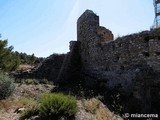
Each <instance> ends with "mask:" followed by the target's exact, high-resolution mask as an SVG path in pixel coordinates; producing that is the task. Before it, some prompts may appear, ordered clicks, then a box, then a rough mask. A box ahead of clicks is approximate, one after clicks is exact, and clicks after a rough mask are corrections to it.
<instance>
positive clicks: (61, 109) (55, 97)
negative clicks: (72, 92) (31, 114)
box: [39, 94, 77, 119]
mask: <svg viewBox="0 0 160 120" xmlns="http://www.w3.org/2000/svg"><path fill="white" fill-rule="evenodd" d="M39 112H40V116H41V117H44V118H48V119H53V118H54V119H60V118H62V117H63V118H68V117H72V116H74V115H75V113H76V112H77V102H76V99H75V98H74V97H72V96H67V95H64V94H43V95H42V96H41V99H40V109H39Z"/></svg>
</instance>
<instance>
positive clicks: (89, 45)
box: [77, 10, 113, 69]
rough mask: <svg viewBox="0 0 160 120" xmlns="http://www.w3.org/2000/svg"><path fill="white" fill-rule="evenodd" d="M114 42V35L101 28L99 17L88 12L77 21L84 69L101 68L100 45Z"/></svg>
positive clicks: (78, 39)
mask: <svg viewBox="0 0 160 120" xmlns="http://www.w3.org/2000/svg"><path fill="white" fill-rule="evenodd" d="M111 40H113V34H112V32H111V31H109V30H108V29H106V28H105V27H101V26H99V16H97V15H96V14H95V13H94V12H93V11H91V10H86V11H85V12H84V13H83V14H82V15H81V16H80V17H79V19H78V21H77V41H78V42H80V44H81V45H80V51H81V52H80V54H81V60H82V61H81V62H82V64H83V66H85V68H84V69H96V67H97V66H99V67H101V65H100V64H101V63H98V61H99V60H98V59H99V53H100V52H99V48H98V47H97V46H98V45H99V44H102V43H105V42H108V41H111Z"/></svg>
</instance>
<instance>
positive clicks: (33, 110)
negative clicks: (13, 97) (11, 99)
mask: <svg viewBox="0 0 160 120" xmlns="http://www.w3.org/2000/svg"><path fill="white" fill-rule="evenodd" d="M19 103H21V104H22V105H23V106H25V107H26V108H25V109H24V110H22V111H20V115H21V118H22V119H23V118H24V119H25V118H30V117H31V116H34V115H38V114H39V103H38V102H37V101H36V100H34V99H32V98H26V97H20V98H19Z"/></svg>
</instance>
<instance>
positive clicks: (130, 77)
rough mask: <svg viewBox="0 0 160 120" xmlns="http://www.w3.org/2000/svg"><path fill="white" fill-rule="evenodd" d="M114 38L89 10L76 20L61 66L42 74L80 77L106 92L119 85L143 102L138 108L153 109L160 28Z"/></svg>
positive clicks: (159, 81) (158, 83)
mask: <svg viewBox="0 0 160 120" xmlns="http://www.w3.org/2000/svg"><path fill="white" fill-rule="evenodd" d="M113 39H114V37H113V34H112V32H111V31H110V30H109V29H106V28H105V27H102V26H100V25H99V16H97V15H96V14H95V13H94V12H93V11H91V10H86V11H85V12H84V13H83V14H82V15H81V16H80V17H79V19H78V21H77V41H71V42H70V52H68V53H67V54H66V55H65V58H64V59H63V63H62V59H61V63H60V65H59V67H58V68H56V69H55V67H54V66H49V68H48V69H49V71H53V70H54V71H55V70H56V71H58V73H57V72H56V75H54V79H52V78H53V77H50V76H53V74H54V73H51V72H50V73H49V74H47V73H45V74H46V75H44V76H43V77H47V78H48V79H49V80H52V81H54V82H58V83H69V82H71V83H72V82H74V81H75V80H79V79H81V80H83V81H84V82H85V84H86V86H87V87H92V88H94V87H95V86H98V87H99V89H101V88H105V91H104V94H105V92H107V90H109V89H114V88H115V87H117V86H118V87H120V89H121V93H122V94H123V95H125V96H132V97H130V98H127V99H128V101H130V100H131V101H132V100H133V98H134V99H136V100H137V101H134V102H136V103H140V104H141V105H142V106H140V105H137V106H139V108H138V110H139V111H143V112H145V111H153V112H154V111H155V110H156V108H155V106H157V105H160V104H159V102H158V100H160V74H159V73H160V30H151V31H143V32H140V33H136V34H131V35H127V36H124V37H119V38H117V39H116V40H113ZM46 61H47V60H46ZM60 66H61V67H60ZM44 67H45V66H44ZM40 68H41V67H40ZM43 69H44V68H43V67H42V68H41V70H40V71H38V72H39V73H40V74H41V72H44V71H43ZM36 74H37V73H36ZM50 78H51V79H50ZM106 94H107V93H106ZM129 99H130V100H129ZM128 104H129V103H128ZM129 106H130V105H129ZM131 108H132V107H131ZM158 109H159V108H158Z"/></svg>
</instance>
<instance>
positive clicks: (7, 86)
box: [0, 74, 15, 99]
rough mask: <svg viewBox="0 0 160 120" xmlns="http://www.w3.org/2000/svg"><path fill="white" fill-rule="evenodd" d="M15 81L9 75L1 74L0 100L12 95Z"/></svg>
mask: <svg viewBox="0 0 160 120" xmlns="http://www.w3.org/2000/svg"><path fill="white" fill-rule="evenodd" d="M13 81H14V80H13V79H11V78H10V77H8V76H7V75H2V74H0V99H5V98H7V97H9V96H10V95H11V94H12V92H13V91H14V88H15V85H14V83H13Z"/></svg>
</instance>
